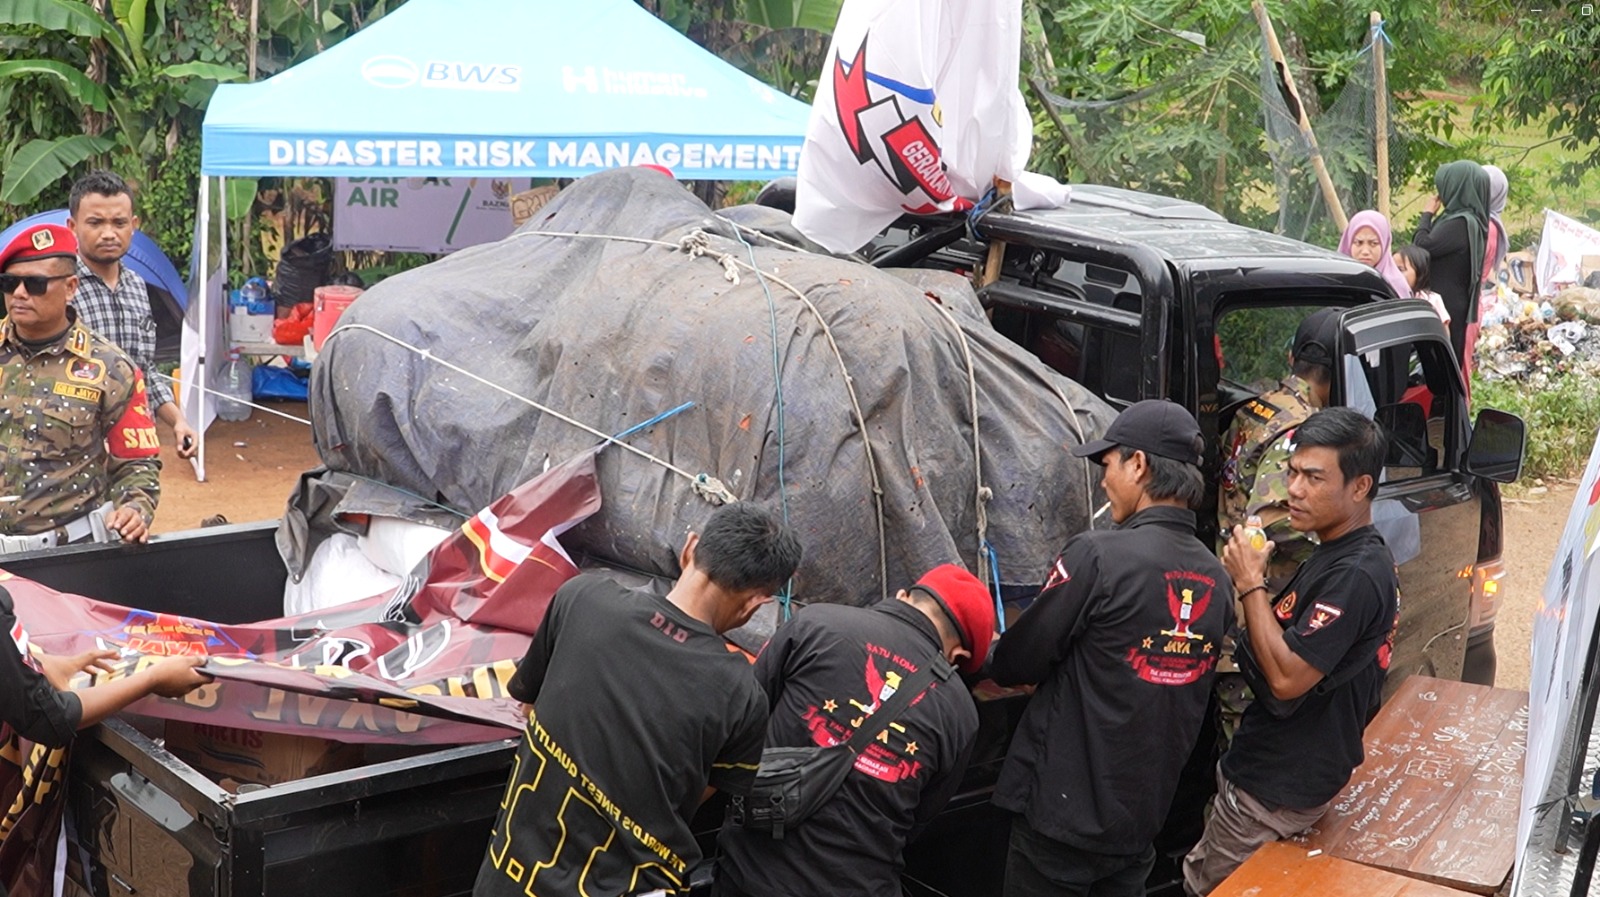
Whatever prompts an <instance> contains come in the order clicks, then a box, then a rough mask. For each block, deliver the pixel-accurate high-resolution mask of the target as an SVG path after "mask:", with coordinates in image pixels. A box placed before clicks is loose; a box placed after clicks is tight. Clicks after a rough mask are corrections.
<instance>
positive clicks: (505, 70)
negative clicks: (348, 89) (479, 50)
mask: <svg viewBox="0 0 1600 897" xmlns="http://www.w3.org/2000/svg"><path fill="white" fill-rule="evenodd" d="M361 76H362V77H363V78H365V79H366V80H367V83H369V84H371V85H373V86H374V87H385V88H399V87H411V86H413V85H417V86H421V87H434V88H441V89H444V90H487V91H496V92H512V93H514V92H518V91H521V90H522V66H520V65H500V64H495V63H486V62H454V61H450V60H441V59H435V60H429V61H428V62H425V63H423V64H421V65H418V64H416V63H415V62H412V61H411V60H409V59H407V58H405V57H404V56H374V57H372V58H371V59H368V60H367V61H366V62H364V63H362V65H361Z"/></svg>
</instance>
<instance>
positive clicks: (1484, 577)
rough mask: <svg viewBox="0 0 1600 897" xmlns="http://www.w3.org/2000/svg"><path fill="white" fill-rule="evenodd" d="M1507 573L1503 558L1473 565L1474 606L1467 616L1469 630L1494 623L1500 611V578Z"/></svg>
mask: <svg viewBox="0 0 1600 897" xmlns="http://www.w3.org/2000/svg"><path fill="white" fill-rule="evenodd" d="M1505 575H1506V562H1505V560H1504V559H1502V558H1494V559H1493V560H1488V561H1480V562H1478V563H1476V564H1474V565H1473V566H1472V608H1471V611H1470V612H1469V613H1468V616H1467V632H1469V633H1473V632H1478V631H1480V630H1483V629H1488V628H1489V627H1491V626H1493V625H1494V617H1495V614H1497V613H1499V612H1500V580H1501V579H1503V578H1505Z"/></svg>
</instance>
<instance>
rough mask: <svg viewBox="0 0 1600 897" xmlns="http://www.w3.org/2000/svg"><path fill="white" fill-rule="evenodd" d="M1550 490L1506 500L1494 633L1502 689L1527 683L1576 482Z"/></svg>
mask: <svg viewBox="0 0 1600 897" xmlns="http://www.w3.org/2000/svg"><path fill="white" fill-rule="evenodd" d="M1537 488H1538V487H1535V489H1537ZM1548 490H1549V491H1547V492H1543V493H1537V494H1528V495H1523V496H1521V497H1517V498H1508V499H1506V504H1505V523H1506V551H1505V558H1506V578H1505V579H1503V580H1501V583H1500V585H1501V590H1500V594H1501V595H1503V596H1504V598H1503V600H1502V603H1501V605H1500V615H1499V617H1498V618H1497V620H1496V623H1495V634H1494V641H1495V648H1496V649H1497V653H1498V655H1499V660H1500V667H1499V672H1498V673H1497V675H1496V676H1495V684H1496V685H1498V686H1500V687H1502V688H1517V689H1523V688H1527V687H1528V643H1529V640H1530V639H1531V638H1532V636H1533V619H1534V615H1535V614H1536V613H1537V612H1538V609H1539V601H1540V596H1541V594H1542V593H1543V592H1544V580H1545V574H1547V573H1549V572H1550V561H1551V559H1552V558H1554V557H1555V554H1556V543H1557V542H1559V541H1560V540H1561V530H1562V529H1563V528H1565V527H1566V525H1567V512H1568V511H1569V510H1570V509H1571V507H1572V499H1573V497H1574V496H1575V495H1576V494H1577V492H1578V484H1577V483H1576V482H1569V481H1552V482H1550V483H1549V485H1548Z"/></svg>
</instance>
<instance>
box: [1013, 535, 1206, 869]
mask: <svg viewBox="0 0 1600 897" xmlns="http://www.w3.org/2000/svg"><path fill="white" fill-rule="evenodd" d="M1194 528H1195V516H1194V513H1193V512H1191V511H1188V510H1184V509H1182V508H1176V507H1168V506H1157V507H1153V508H1147V509H1145V510H1143V511H1140V512H1139V513H1137V514H1134V515H1133V516H1132V517H1129V518H1128V519H1127V520H1126V521H1125V522H1124V523H1123V525H1122V526H1121V527H1120V528H1118V529H1115V530H1098V531H1094V532H1087V533H1082V534H1080V535H1078V536H1075V537H1073V539H1072V541H1070V542H1068V543H1067V547H1066V548H1065V549H1064V550H1063V551H1062V552H1061V556H1060V557H1058V558H1056V560H1055V562H1054V564H1053V565H1052V566H1051V569H1050V571H1049V573H1048V578H1047V579H1046V581H1045V586H1044V590H1043V591H1042V592H1040V593H1039V597H1038V598H1037V599H1035V601H1034V602H1033V604H1032V606H1030V607H1029V608H1028V609H1027V610H1026V611H1025V612H1023V614H1022V616H1020V617H1018V618H1017V621H1016V622H1015V623H1013V624H1012V625H1011V628H1010V629H1009V630H1007V631H1006V633H1005V635H1003V636H1001V637H1000V642H999V643H998V644H997V645H996V646H995V652H994V659H993V662H992V663H991V665H990V671H991V673H992V674H993V676H994V678H995V681H997V682H999V683H1000V684H1002V685H1020V684H1026V683H1038V685H1039V688H1038V691H1036V692H1035V693H1034V695H1033V697H1032V699H1030V700H1029V701H1028V707H1027V709H1026V710H1025V711H1024V712H1023V715H1022V720H1021V722H1020V723H1019V724H1018V725H1017V731H1016V733H1015V734H1014V735H1013V736H1012V740H1011V748H1010V751H1009V752H1008V753H1007V755H1006V763H1005V766H1004V767H1003V768H1002V769H1001V771H1000V780H999V782H998V783H997V784H996V785H995V792H994V802H995V804H996V805H997V806H999V807H1000V808H1002V809H1005V810H1011V811H1012V812H1016V813H1021V814H1023V815H1024V816H1025V817H1026V819H1027V821H1028V824H1029V825H1030V826H1032V827H1033V829H1034V830H1035V831H1037V832H1039V833H1040V834H1042V835H1044V836H1046V837H1049V838H1052V839H1054V840H1056V841H1060V842H1062V843H1064V844H1068V845H1070V846H1072V847H1076V848H1078V849H1079V850H1086V851H1092V852H1096V853H1103V854H1118V855H1124V854H1132V853H1139V852H1141V851H1143V850H1144V849H1145V848H1147V847H1149V846H1150V843H1151V841H1152V840H1153V839H1154V838H1155V836H1156V835H1157V834H1158V833H1159V832H1160V830H1161V825H1162V822H1163V821H1164V820H1165V819H1166V816H1167V810H1168V808H1169V807H1170V806H1171V804H1172V797H1173V794H1174V793H1176V791H1177V787H1178V778H1179V776H1180V774H1181V773H1182V770H1183V766H1184V763H1185V762H1186V761H1187V760H1188V758H1189V754H1190V752H1191V751H1192V750H1193V749H1194V744H1195V739H1196V737H1197V736H1198V734H1199V732H1200V726H1201V724H1202V723H1203V722H1204V720H1205V713H1206V708H1207V707H1208V706H1209V703H1210V700H1211V684H1212V680H1213V678H1214V676H1215V672H1216V665H1217V656H1218V653H1219V652H1220V651H1221V649H1222V637H1223V636H1224V635H1225V634H1226V633H1227V631H1228V628H1229V627H1230V626H1231V625H1232V622H1233V584H1232V581H1231V580H1230V579H1229V578H1228V575H1227V573H1226V571H1224V570H1223V568H1222V564H1221V562H1219V561H1218V560H1217V557H1216V555H1214V554H1212V553H1211V550H1210V549H1208V548H1207V547H1206V546H1205V545H1204V544H1202V543H1201V542H1200V540H1199V539H1198V538H1196V537H1195V534H1194Z"/></svg>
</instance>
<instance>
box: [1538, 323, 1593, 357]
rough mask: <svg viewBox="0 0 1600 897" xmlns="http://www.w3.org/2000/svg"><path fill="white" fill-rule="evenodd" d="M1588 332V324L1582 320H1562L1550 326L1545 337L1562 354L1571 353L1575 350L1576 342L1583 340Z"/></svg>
mask: <svg viewBox="0 0 1600 897" xmlns="http://www.w3.org/2000/svg"><path fill="white" fill-rule="evenodd" d="M1588 332H1589V325H1587V324H1585V323H1584V322H1582V321H1562V322H1561V323H1559V324H1556V325H1554V326H1552V327H1551V328H1550V330H1549V332H1548V333H1546V335H1545V338H1546V339H1548V340H1550V343H1551V345H1553V346H1555V347H1556V349H1558V350H1559V351H1560V352H1561V354H1562V355H1571V354H1572V353H1573V352H1575V351H1577V348H1578V343H1580V342H1582V341H1583V338H1584V336H1585V335H1586V334H1587V333H1588Z"/></svg>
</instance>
